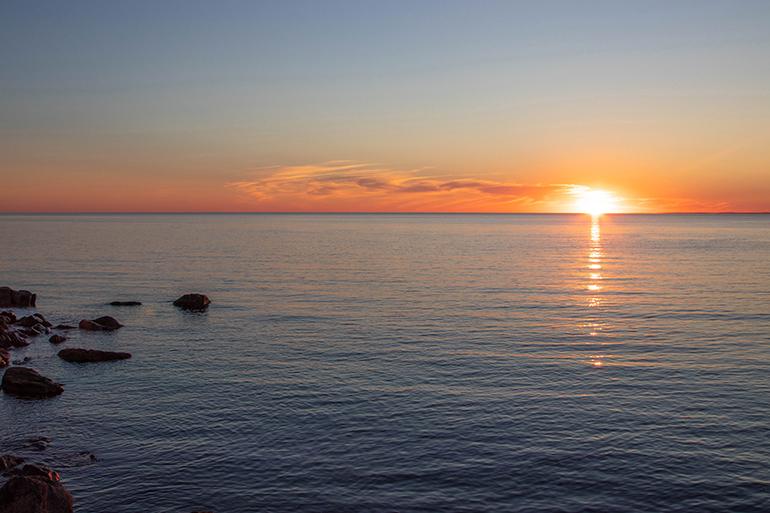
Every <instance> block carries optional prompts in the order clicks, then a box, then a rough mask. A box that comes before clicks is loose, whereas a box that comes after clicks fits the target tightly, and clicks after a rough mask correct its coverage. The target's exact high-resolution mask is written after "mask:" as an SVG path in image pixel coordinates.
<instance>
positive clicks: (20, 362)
mask: <svg viewBox="0 0 770 513" xmlns="http://www.w3.org/2000/svg"><path fill="white" fill-rule="evenodd" d="M31 361H32V358H30V357H29V356H25V357H24V359H23V360H14V361H13V364H14V365H25V364H27V363H29V362H31Z"/></svg>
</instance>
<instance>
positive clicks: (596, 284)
mask: <svg viewBox="0 0 770 513" xmlns="http://www.w3.org/2000/svg"><path fill="white" fill-rule="evenodd" d="M599 219H600V216H598V215H594V216H591V239H590V243H589V248H588V264H587V266H586V267H587V269H588V272H587V273H586V274H585V277H586V285H585V287H586V290H587V291H588V293H589V294H588V307H589V308H591V309H596V310H599V308H600V307H601V306H602V303H603V300H602V295H601V293H602V292H603V288H604V285H603V281H602V278H603V276H602V263H603V262H602V260H603V257H604V253H603V252H602V233H601V227H600V225H599ZM597 313H598V312H597ZM584 327H585V328H587V329H588V330H589V333H588V335H589V336H590V337H591V338H592V339H593V340H592V342H591V344H592V345H595V344H597V343H600V344H601V342H600V340H601V338H602V337H599V335H600V333H601V332H602V330H603V329H604V327H605V326H603V323H600V322H596V319H594V320H593V321H592V322H589V323H587V324H586V325H585V326H584ZM604 358H605V355H601V354H593V355H591V356H590V357H589V360H588V362H587V363H588V364H589V365H591V366H592V367H594V368H601V367H603V366H604V365H605V361H604Z"/></svg>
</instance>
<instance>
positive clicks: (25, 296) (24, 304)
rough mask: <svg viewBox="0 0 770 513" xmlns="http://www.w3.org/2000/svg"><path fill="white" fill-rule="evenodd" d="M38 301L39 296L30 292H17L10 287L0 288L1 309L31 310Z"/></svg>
mask: <svg viewBox="0 0 770 513" xmlns="http://www.w3.org/2000/svg"><path fill="white" fill-rule="evenodd" d="M36 301H37V294H33V293H32V292H30V291H28V290H18V291H16V290H13V289H12V288H10V287H0V308H8V307H11V308H13V307H16V308H29V307H31V306H35V302H36Z"/></svg>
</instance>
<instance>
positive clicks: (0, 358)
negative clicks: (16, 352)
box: [0, 347, 11, 367]
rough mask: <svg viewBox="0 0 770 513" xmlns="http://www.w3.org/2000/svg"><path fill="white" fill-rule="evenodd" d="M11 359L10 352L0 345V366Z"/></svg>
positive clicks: (6, 363)
mask: <svg viewBox="0 0 770 513" xmlns="http://www.w3.org/2000/svg"><path fill="white" fill-rule="evenodd" d="M10 359H11V353H9V352H8V351H7V350H5V349H3V348H1V347H0V367H5V366H6V365H8V361H9V360H10Z"/></svg>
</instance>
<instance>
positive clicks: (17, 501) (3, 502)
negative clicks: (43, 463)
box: [0, 465, 74, 513]
mask: <svg viewBox="0 0 770 513" xmlns="http://www.w3.org/2000/svg"><path fill="white" fill-rule="evenodd" d="M28 466H29V465H28ZM25 468H26V467H25ZM57 477H58V476H57ZM73 503H74V500H73V499H72V495H71V494H70V493H69V492H68V491H67V489H66V488H64V486H62V485H61V483H59V482H58V481H53V480H51V479H48V478H45V477H42V476H29V475H21V476H16V477H12V478H11V479H9V480H8V482H7V483H5V485H3V487H2V488H0V513H72V505H73Z"/></svg>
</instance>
